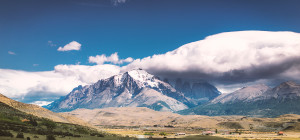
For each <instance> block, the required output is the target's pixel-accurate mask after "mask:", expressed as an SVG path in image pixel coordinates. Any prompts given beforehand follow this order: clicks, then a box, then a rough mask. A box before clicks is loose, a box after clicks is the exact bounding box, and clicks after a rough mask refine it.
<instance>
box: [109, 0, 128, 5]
mask: <svg viewBox="0 0 300 140" xmlns="http://www.w3.org/2000/svg"><path fill="white" fill-rule="evenodd" d="M111 1H112V3H113V5H115V6H117V5H118V4H122V3H125V2H126V0H111Z"/></svg>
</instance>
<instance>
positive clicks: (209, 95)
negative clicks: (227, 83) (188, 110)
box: [175, 79, 221, 101]
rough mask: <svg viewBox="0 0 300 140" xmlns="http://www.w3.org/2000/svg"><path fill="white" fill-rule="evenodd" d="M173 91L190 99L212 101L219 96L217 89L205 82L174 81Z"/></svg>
mask: <svg viewBox="0 0 300 140" xmlns="http://www.w3.org/2000/svg"><path fill="white" fill-rule="evenodd" d="M175 89H176V90H177V91H179V92H182V93H183V94H184V96H186V97H189V98H191V99H196V100H199V99H205V100H207V101H208V100H212V99H214V98H216V97H217V96H219V95H220V94H221V92H220V91H218V89H217V88H216V87H215V86H213V85H211V84H209V83H207V82H188V81H182V80H181V79H177V80H176V84H175Z"/></svg>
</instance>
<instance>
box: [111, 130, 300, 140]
mask: <svg viewBox="0 0 300 140" xmlns="http://www.w3.org/2000/svg"><path fill="white" fill-rule="evenodd" d="M105 131H106V132H108V133H113V134H119V135H123V136H130V137H136V138H138V139H149V138H152V139H165V138H167V139H200V140H201V139H205V140H230V139H232V140H300V132H285V133H284V135H282V136H279V135H277V133H275V132H251V133H248V134H246V133H241V134H239V133H233V134H228V133H222V132H221V133H217V134H213V135H210V136H205V135H203V133H202V132H203V131H180V129H172V128H171V129H160V130H149V129H148V130H147V129H146V130H139V129H105ZM161 132H165V133H166V134H167V135H166V136H162V135H160V133H161ZM177 133H185V135H180V136H178V135H176V134H177ZM149 134H152V135H149ZM164 137H165V138H164Z"/></svg>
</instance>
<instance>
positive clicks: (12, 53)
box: [8, 51, 16, 55]
mask: <svg viewBox="0 0 300 140" xmlns="http://www.w3.org/2000/svg"><path fill="white" fill-rule="evenodd" d="M8 54H10V55H16V53H15V52H12V51H8Z"/></svg>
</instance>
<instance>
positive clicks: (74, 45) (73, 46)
mask: <svg viewBox="0 0 300 140" xmlns="http://www.w3.org/2000/svg"><path fill="white" fill-rule="evenodd" d="M80 48H81V44H80V43H78V42H76V41H72V42H70V43H69V44H67V45H65V46H64V47H59V48H58V49H57V50H58V51H72V50H76V51H78V50H80Z"/></svg>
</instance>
